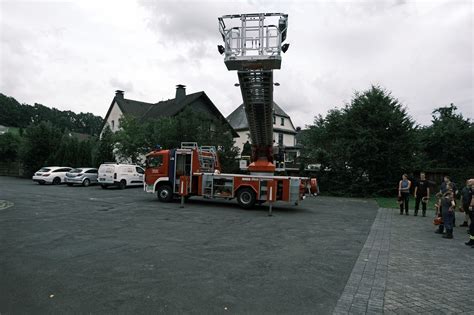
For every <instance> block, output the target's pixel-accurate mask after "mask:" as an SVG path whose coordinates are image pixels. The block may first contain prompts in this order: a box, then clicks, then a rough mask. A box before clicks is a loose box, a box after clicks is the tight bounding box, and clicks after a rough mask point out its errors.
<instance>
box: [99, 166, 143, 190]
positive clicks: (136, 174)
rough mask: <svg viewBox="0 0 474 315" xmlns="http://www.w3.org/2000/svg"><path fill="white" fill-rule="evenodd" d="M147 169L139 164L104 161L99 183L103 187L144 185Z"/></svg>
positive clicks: (100, 170)
mask: <svg viewBox="0 0 474 315" xmlns="http://www.w3.org/2000/svg"><path fill="white" fill-rule="evenodd" d="M144 174H145V171H144V170H143V168H141V167H140V166H138V165H130V164H114V163H104V164H101V165H100V167H99V184H100V185H101V186H102V188H107V187H108V186H118V187H119V188H120V189H124V188H125V187H127V186H143V175H144Z"/></svg>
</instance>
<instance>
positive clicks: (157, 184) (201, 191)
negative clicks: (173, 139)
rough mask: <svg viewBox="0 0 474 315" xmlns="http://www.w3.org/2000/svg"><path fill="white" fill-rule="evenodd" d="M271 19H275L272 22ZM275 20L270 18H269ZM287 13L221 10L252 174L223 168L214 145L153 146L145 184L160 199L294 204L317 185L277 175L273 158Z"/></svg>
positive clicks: (222, 50)
mask: <svg viewBox="0 0 474 315" xmlns="http://www.w3.org/2000/svg"><path fill="white" fill-rule="evenodd" d="M272 21H273V22H272ZM272 23H273V24H272ZM287 29H288V15H286V14H282V13H253V14H240V15H224V16H222V17H220V18H219V30H220V33H221V35H222V38H223V40H224V46H222V45H218V50H219V52H220V53H221V54H225V57H224V62H225V64H226V66H227V69H228V70H237V74H238V77H239V83H238V84H237V85H238V86H240V91H241V92H242V98H243V102H244V107H245V113H246V115H247V119H248V123H249V128H250V137H251V140H252V163H251V164H250V165H249V171H250V174H228V173H221V168H220V164H219V159H218V155H217V152H216V149H215V148H214V147H212V146H208V147H199V146H198V145H197V144H196V143H182V145H181V148H176V149H157V150H154V151H152V152H150V153H148V154H147V155H146V164H147V167H146V170H145V184H144V190H145V191H146V192H149V193H155V194H156V195H157V197H158V199H159V200H160V201H163V202H167V201H171V200H172V199H173V198H174V197H176V196H181V200H182V201H184V198H185V197H190V196H202V197H204V198H206V199H216V198H223V199H228V200H230V199H234V198H235V199H237V202H238V203H239V204H240V206H241V207H242V208H245V209H251V208H252V207H253V206H254V205H255V204H256V203H258V204H262V203H265V202H268V203H269V205H270V206H269V214H271V209H272V206H271V205H272V204H273V202H276V201H279V202H287V203H292V204H298V203H299V202H300V201H301V200H303V199H304V198H305V197H306V195H308V194H314V193H315V192H316V191H317V181H316V179H315V178H305V177H291V176H275V175H274V172H275V165H274V164H273V70H274V69H280V68H281V52H285V51H286V50H287V49H288V44H282V43H283V42H284V41H285V39H286V33H287Z"/></svg>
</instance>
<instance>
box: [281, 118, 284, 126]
mask: <svg viewBox="0 0 474 315" xmlns="http://www.w3.org/2000/svg"><path fill="white" fill-rule="evenodd" d="M280 125H281V126H284V125H285V118H283V117H282V118H281V120H280Z"/></svg>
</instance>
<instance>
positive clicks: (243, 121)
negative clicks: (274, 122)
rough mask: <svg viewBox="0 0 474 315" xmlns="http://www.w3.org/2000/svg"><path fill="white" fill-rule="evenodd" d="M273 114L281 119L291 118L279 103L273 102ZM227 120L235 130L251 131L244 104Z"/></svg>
mask: <svg viewBox="0 0 474 315" xmlns="http://www.w3.org/2000/svg"><path fill="white" fill-rule="evenodd" d="M273 112H274V113H275V115H278V116H280V117H286V118H289V119H290V120H291V118H290V116H288V114H287V113H285V111H284V110H283V109H281V107H280V106H278V104H277V103H275V102H273ZM227 120H228V121H229V124H230V125H231V126H232V128H234V129H235V130H242V129H249V123H248V121H247V116H246V115H245V110H244V104H242V105H240V106H239V107H237V109H236V110H234V111H233V112H232V113H231V114H230V115H229V116H227Z"/></svg>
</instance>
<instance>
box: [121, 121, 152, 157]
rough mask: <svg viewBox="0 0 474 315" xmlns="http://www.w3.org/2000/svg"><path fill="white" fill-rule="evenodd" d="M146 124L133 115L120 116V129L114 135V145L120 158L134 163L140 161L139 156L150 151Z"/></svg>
mask: <svg viewBox="0 0 474 315" xmlns="http://www.w3.org/2000/svg"><path fill="white" fill-rule="evenodd" d="M147 127H148V124H142V123H140V122H139V121H138V120H137V119H136V118H135V117H122V118H121V119H120V128H121V129H120V130H119V131H117V132H116V133H115V135H114V139H115V146H116V148H117V154H118V157H119V159H120V160H122V161H127V162H131V163H134V164H137V163H140V162H141V157H142V156H143V155H144V154H145V153H147V152H149V151H150V144H149V143H148V141H147V140H148V138H147V137H146V134H147V133H148V128H147Z"/></svg>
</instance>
